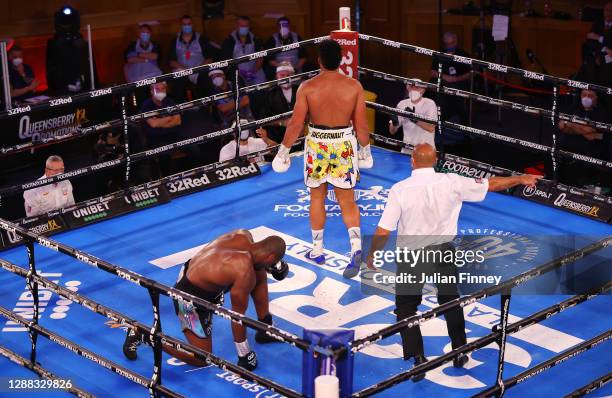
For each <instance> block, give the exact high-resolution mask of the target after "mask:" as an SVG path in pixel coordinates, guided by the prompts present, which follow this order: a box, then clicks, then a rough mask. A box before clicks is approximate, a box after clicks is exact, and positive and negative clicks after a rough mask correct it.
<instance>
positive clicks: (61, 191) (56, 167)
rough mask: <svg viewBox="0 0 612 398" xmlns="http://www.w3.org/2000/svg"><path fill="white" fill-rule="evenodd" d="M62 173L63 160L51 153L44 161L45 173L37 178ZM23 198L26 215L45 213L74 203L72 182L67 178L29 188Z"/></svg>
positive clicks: (42, 178)
mask: <svg viewBox="0 0 612 398" xmlns="http://www.w3.org/2000/svg"><path fill="white" fill-rule="evenodd" d="M63 173H64V161H63V160H62V158H61V157H59V156H57V155H52V156H49V157H48V158H47V161H46V163H45V173H44V174H43V175H42V176H41V177H40V178H38V179H39V180H44V179H45V178H50V177H53V176H56V175H58V174H63ZM23 199H24V207H25V212H26V216H27V217H33V216H37V215H40V214H46V213H48V212H50V211H53V210H56V209H62V208H64V207H68V206H72V205H73V204H74V196H73V195H72V184H71V183H70V181H68V180H63V181H59V182H56V183H53V184H48V185H43V186H41V187H38V188H34V189H29V190H27V191H25V192H24V193H23Z"/></svg>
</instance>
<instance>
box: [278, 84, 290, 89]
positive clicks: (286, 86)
mask: <svg viewBox="0 0 612 398" xmlns="http://www.w3.org/2000/svg"><path fill="white" fill-rule="evenodd" d="M280 86H281V87H282V88H284V89H285V90H288V89H290V88H291V83H283V84H281V85H280Z"/></svg>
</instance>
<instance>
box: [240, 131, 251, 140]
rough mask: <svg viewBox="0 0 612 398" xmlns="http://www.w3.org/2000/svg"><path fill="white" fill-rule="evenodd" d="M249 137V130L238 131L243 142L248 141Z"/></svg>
mask: <svg viewBox="0 0 612 398" xmlns="http://www.w3.org/2000/svg"><path fill="white" fill-rule="evenodd" d="M250 135H251V130H241V131H240V139H241V140H243V141H244V140H248V139H249V136H250Z"/></svg>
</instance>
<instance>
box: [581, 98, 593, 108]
mask: <svg viewBox="0 0 612 398" xmlns="http://www.w3.org/2000/svg"><path fill="white" fill-rule="evenodd" d="M580 101H581V102H582V106H584V107H585V108H590V107H592V106H593V100H592V99H591V98H589V97H582V98H581V99H580Z"/></svg>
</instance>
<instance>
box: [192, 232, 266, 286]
mask: <svg viewBox="0 0 612 398" xmlns="http://www.w3.org/2000/svg"><path fill="white" fill-rule="evenodd" d="M252 244H253V237H252V236H251V233H250V232H249V231H247V230H237V231H232V232H229V233H227V234H224V235H221V236H219V237H218V238H217V239H215V240H213V241H212V242H210V243H208V244H207V245H206V246H204V247H203V248H202V249H201V250H200V251H199V252H198V253H197V254H196V255H195V256H193V258H192V259H191V260H190V262H189V268H188V270H187V279H188V280H189V281H190V282H191V283H193V284H194V285H195V286H197V287H199V288H201V289H204V290H207V291H210V292H211V293H213V292H221V291H223V290H225V289H226V288H229V287H230V286H232V285H233V284H234V283H235V282H236V280H237V279H238V278H240V277H246V276H250V274H251V272H252V273H253V276H254V275H255V273H254V272H255V271H254V268H253V261H252V258H251V255H250V253H249V249H250V247H251V245H252Z"/></svg>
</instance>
